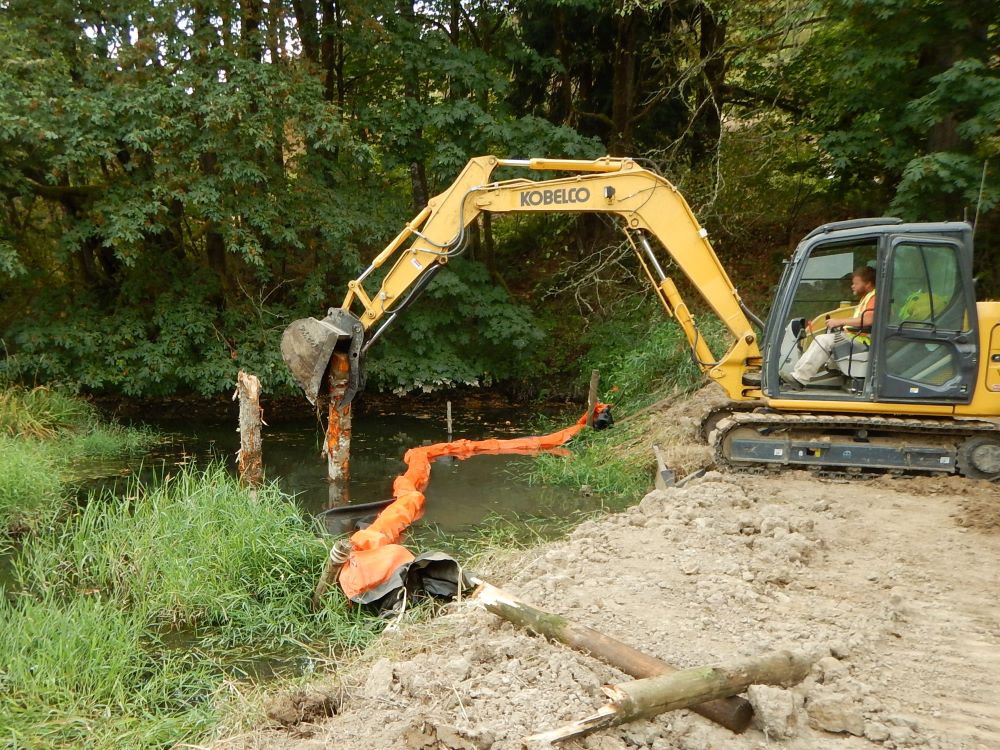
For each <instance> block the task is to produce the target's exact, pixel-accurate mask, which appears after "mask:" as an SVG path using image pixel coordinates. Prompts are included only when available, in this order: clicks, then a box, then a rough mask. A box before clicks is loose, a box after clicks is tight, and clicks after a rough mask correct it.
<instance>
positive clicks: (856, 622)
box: [224, 472, 1000, 750]
mask: <svg viewBox="0 0 1000 750" xmlns="http://www.w3.org/2000/svg"><path fill="white" fill-rule="evenodd" d="M967 500H968V496H964V495H954V494H946V493H934V494H927V495H921V496H919V497H917V496H915V495H914V494H912V493H910V492H907V491H899V490H898V489H896V487H894V486H892V485H889V484H887V485H884V486H883V485H881V484H879V483H877V482H876V483H865V484H864V485H845V484H840V483H832V482H823V481H817V480H816V479H813V478H811V477H809V476H808V475H805V474H799V473H790V474H786V475H782V476H781V477H778V478H773V477H752V476H722V475H719V474H717V473H715V472H710V473H709V474H708V475H706V477H705V478H704V479H702V480H700V481H697V482H692V483H691V484H689V485H688V486H686V487H684V488H671V489H669V490H665V491H659V492H654V493H651V494H649V495H647V496H646V497H645V498H644V499H643V500H642V502H641V503H639V505H637V506H636V507H633V508H631V509H630V510H628V511H626V512H623V513H619V514H616V515H612V516H608V517H605V518H602V519H598V520H591V521H588V522H586V523H584V524H582V525H581V526H580V527H578V528H577V529H576V530H575V531H574V532H573V533H572V534H571V535H570V537H569V538H568V539H566V540H565V541H563V542H560V543H555V544H551V545H548V546H545V547H542V548H538V549H534V550H531V551H530V552H529V553H528V554H527V555H525V556H524V557H523V558H521V560H520V563H519V565H518V566H517V568H516V569H517V570H518V572H517V574H516V575H515V576H514V577H513V579H511V580H509V581H503V580H497V581H494V582H495V583H497V584H499V585H501V586H503V587H504V588H506V589H508V590H510V591H512V592H513V593H515V594H516V595H518V596H520V597H522V598H524V599H525V600H526V601H528V602H530V603H531V604H534V605H536V606H539V607H541V608H543V609H547V610H550V611H553V612H557V613H559V614H561V615H564V616H566V617H569V618H571V619H573V620H575V621H578V622H580V623H583V624H586V625H589V626H591V627H594V628H597V629H599V630H601V631H603V632H606V633H608V634H610V635H613V636H615V637H618V638H620V639H622V640H624V641H626V642H627V643H629V644H631V645H633V646H636V647H638V648H641V649H642V650H645V651H647V652H649V653H650V654H652V655H654V656H657V657H659V658H661V659H663V660H665V661H668V662H671V663H674V664H675V665H677V666H681V667H684V666H692V665H697V664H710V663H712V662H714V661H718V660H722V659H727V658H730V657H737V656H752V655H756V654H761V653H764V652H767V651H772V650H776V649H780V648H786V647H787V648H790V649H793V650H798V651H802V650H807V651H811V652H814V653H816V654H817V655H818V656H821V657H822V658H820V659H819V661H818V662H817V665H816V667H815V669H814V670H813V673H812V674H811V675H810V676H809V677H808V678H807V679H806V680H805V681H804V682H803V683H802V684H800V685H799V686H797V687H795V688H792V689H789V690H784V689H780V688H771V687H754V688H751V689H750V691H748V697H749V699H750V700H751V702H752V703H753V705H754V707H755V710H756V718H755V723H754V726H753V728H752V729H750V730H748V731H747V732H746V733H744V734H742V735H739V736H736V735H733V734H731V733H730V732H728V731H727V730H725V729H722V728H721V727H718V726H716V725H714V724H712V723H710V722H708V721H707V720H705V719H703V718H702V717H700V716H697V715H695V714H691V713H689V712H685V711H680V712H674V713H670V714H665V715H663V716H660V717H657V718H655V719H653V720H650V721H642V722H636V723H633V724H630V725H627V726H625V727H621V728H619V729H617V730H612V731H605V732H602V733H599V734H596V735H593V736H591V737H588V738H585V739H582V740H578V741H571V742H568V743H564V744H563V745H562V747H565V748H590V749H591V750H625V749H628V748H652V749H653V750H713V749H715V750H721V749H722V748H726V749H727V750H730V749H732V750H758V749H761V748H765V747H780V748H787V749H788V750H805V749H806V748H808V749H809V750H814V749H819V750H824V749H825V748H830V750H833V749H834V748H836V749H837V750H860V749H861V748H875V747H884V748H889V749H890V750H892V749H894V748H909V747H922V748H931V749H932V750H934V749H940V750H945V749H947V750H978V749H979V748H983V749H985V748H995V747H1000V709H998V708H997V706H998V705H1000V686H998V685H997V682H996V680H995V679H994V676H995V674H996V673H997V672H998V671H1000V603H998V602H997V601H996V597H995V596H993V594H992V592H995V591H997V590H998V584H1000V580H998V571H1000V535H984V534H974V533H968V530H967V529H964V528H960V527H957V526H956V525H955V524H954V523H953V522H952V521H951V519H950V518H949V514H952V513H954V512H955V511H956V508H959V507H960V505H961V503H963V502H966V501H967ZM487 573H488V572H487ZM486 577H487V578H488V577H489V576H488V575H487V576H486ZM383 649H384V650H383V653H382V656H381V657H379V658H375V656H374V655H370V656H369V657H368V659H367V661H365V662H364V663H359V664H357V665H355V667H354V669H353V670H352V671H350V672H347V673H345V674H342V675H339V676H338V678H337V681H338V683H339V685H340V686H341V687H343V689H344V692H345V694H346V697H345V698H344V700H343V701H342V702H340V703H339V704H338V707H337V715H336V716H333V717H331V718H328V719H325V720H317V721H316V723H313V724H303V723H299V724H298V725H297V727H296V730H295V731H296V734H295V735H292V734H291V733H289V732H287V731H283V730H280V729H273V730H266V731H261V732H258V733H255V734H254V735H252V736H251V737H249V738H246V739H245V740H244V741H243V742H244V744H243V745H242V746H243V747H255V748H275V749H276V750H277V749H278V748H280V749H281V750H293V749H295V750H306V749H307V748H317V749H318V748H320V747H350V748H354V749H356V750H366V749H370V750H384V749H386V748H437V749H441V748H455V749H459V748H461V749H462V750H486V749H487V748H489V749H491V750H514V749H517V750H520V748H522V747H523V744H522V739H523V738H524V737H525V736H526V735H529V734H532V733H534V732H538V731H542V730H545V729H549V728H552V727H554V726H557V725H559V724H562V723H565V722H567V721H571V720H575V719H579V718H581V717H583V716H584V715H586V714H589V713H591V712H592V711H593V710H594V709H595V708H597V707H598V706H599V705H601V704H602V703H603V702H604V699H603V696H602V695H601V693H600V686H601V685H602V684H604V683H608V682H615V681H621V680H624V679H627V678H626V677H625V676H624V675H622V674H620V673H618V672H616V670H614V669H612V668H611V667H609V666H607V665H604V664H602V663H600V662H598V661H596V660H595V659H592V658H591V657H589V656H585V655H583V654H580V653H577V652H575V651H572V650H569V649H567V648H565V647H563V646H561V645H558V644H552V643H548V642H546V641H544V640H543V639H540V638H536V637H532V636H530V635H527V634H526V633H524V632H522V631H520V630H518V629H515V628H514V627H513V626H511V625H509V624H507V623H505V622H503V621H501V620H500V619H498V618H496V617H494V616H493V615H491V614H489V613H487V612H485V611H484V610H482V609H481V608H478V607H477V606H476V605H475V604H474V603H470V602H464V603H462V604H460V605H453V606H452V608H451V609H450V611H449V613H448V614H446V615H445V616H443V617H439V618H437V619H435V620H433V621H431V622H427V623H422V624H417V625H414V626H410V627H405V628H403V629H402V630H401V631H400V632H399V633H397V634H395V635H393V636H390V637H388V638H387V640H386V641H385V643H384V644H383ZM970 686H974V687H972V688H971V689H970ZM304 735H311V736H309V737H304ZM234 746H235V747H239V746H241V745H240V743H239V742H237V743H234V742H233V741H232V740H230V741H228V742H227V743H226V744H225V745H224V747H226V748H232V747H234Z"/></svg>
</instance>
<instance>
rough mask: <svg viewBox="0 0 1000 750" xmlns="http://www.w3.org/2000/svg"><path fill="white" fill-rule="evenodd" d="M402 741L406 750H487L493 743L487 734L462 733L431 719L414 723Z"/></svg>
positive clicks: (404, 734) (491, 736) (492, 739)
mask: <svg viewBox="0 0 1000 750" xmlns="http://www.w3.org/2000/svg"><path fill="white" fill-rule="evenodd" d="M402 740H403V747H405V748H407V750H489V749H490V748H491V747H493V742H494V738H493V735H492V734H490V733H489V732H473V731H463V730H460V729H458V728H457V727H454V726H452V725H450V724H446V723H443V722H440V721H438V720H436V719H433V718H428V719H419V720H417V721H414V722H413V723H412V724H411V725H410V726H409V727H407V728H406V730H405V731H404V732H403V737H402Z"/></svg>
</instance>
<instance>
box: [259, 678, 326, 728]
mask: <svg viewBox="0 0 1000 750" xmlns="http://www.w3.org/2000/svg"><path fill="white" fill-rule="evenodd" d="M343 699H344V694H343V691H342V690H341V688H340V687H339V686H331V685H310V686H309V687H307V688H303V689H301V690H292V691H290V692H287V693H279V694H278V695H276V696H274V697H273V698H272V700H271V702H270V704H269V705H268V706H267V707H266V708H265V713H266V714H267V718H268V719H270V720H271V721H274V722H277V723H278V724H281V725H282V726H286V727H291V726H295V725H296V724H301V723H302V722H304V721H315V720H317V719H322V718H324V717H327V716H334V715H335V714H336V713H337V712H338V711H339V710H340V705H341V703H342V702H343Z"/></svg>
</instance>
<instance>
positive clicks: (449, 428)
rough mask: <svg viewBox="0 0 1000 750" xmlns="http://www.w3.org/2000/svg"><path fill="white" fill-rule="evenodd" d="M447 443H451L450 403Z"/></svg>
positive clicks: (449, 404)
mask: <svg viewBox="0 0 1000 750" xmlns="http://www.w3.org/2000/svg"><path fill="white" fill-rule="evenodd" d="M447 416H448V442H449V443H450V442H451V401H449V402H448V413H447Z"/></svg>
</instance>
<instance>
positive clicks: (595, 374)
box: [587, 370, 601, 427]
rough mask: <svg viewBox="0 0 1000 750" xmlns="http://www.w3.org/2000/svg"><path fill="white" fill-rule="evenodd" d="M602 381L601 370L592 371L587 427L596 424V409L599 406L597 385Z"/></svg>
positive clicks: (588, 395) (588, 397)
mask: <svg viewBox="0 0 1000 750" xmlns="http://www.w3.org/2000/svg"><path fill="white" fill-rule="evenodd" d="M600 382H601V371H600V370H593V371H592V372H591V373H590V390H589V391H588V393H587V427H593V426H594V409H595V408H596V407H597V386H598V384H599V383H600Z"/></svg>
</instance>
